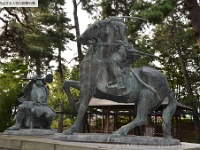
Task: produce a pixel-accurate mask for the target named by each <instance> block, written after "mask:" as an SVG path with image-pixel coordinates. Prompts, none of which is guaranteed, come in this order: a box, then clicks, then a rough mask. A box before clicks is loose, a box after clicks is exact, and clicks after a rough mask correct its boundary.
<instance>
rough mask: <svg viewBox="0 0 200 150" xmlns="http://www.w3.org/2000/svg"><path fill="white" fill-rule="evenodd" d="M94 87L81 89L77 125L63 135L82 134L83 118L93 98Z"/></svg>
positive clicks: (87, 86)
mask: <svg viewBox="0 0 200 150" xmlns="http://www.w3.org/2000/svg"><path fill="white" fill-rule="evenodd" d="M93 92H94V87H93V86H92V85H91V84H85V85H84V86H81V89H80V105H79V108H78V115H77V118H76V121H75V123H74V124H73V125H72V126H71V127H70V128H69V129H68V130H67V131H64V132H63V134H73V133H74V132H80V131H81V129H82V126H83V118H84V115H85V113H86V111H87V108H88V104H89V102H90V100H91V98H92V96H93Z"/></svg>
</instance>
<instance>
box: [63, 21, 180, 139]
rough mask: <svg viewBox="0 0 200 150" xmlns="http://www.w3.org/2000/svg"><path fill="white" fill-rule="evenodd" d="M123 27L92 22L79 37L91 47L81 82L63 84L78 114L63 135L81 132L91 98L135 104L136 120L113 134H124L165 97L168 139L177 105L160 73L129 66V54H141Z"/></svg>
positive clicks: (119, 23)
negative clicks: (74, 93)
mask: <svg viewBox="0 0 200 150" xmlns="http://www.w3.org/2000/svg"><path fill="white" fill-rule="evenodd" d="M126 28H127V27H126V25H125V23H124V21H123V19H121V18H117V17H110V18H106V19H104V20H100V21H97V22H95V23H94V24H92V25H91V26H90V27H88V29H86V30H85V31H84V33H83V34H82V35H81V37H80V41H81V43H82V44H90V47H89V49H88V51H87V53H86V55H85V57H84V59H83V61H82V62H81V64H80V82H79V81H72V80H66V81H65V82H64V84H63V88H64V90H65V92H66V93H67V95H68V98H69V101H70V104H71V105H72V106H73V107H74V108H77V109H78V115H77V118H76V121H75V123H74V124H73V125H72V126H71V127H70V128H69V129H68V130H66V131H64V132H63V135H67V134H73V133H74V132H80V129H81V126H82V122H83V118H84V114H85V113H86V111H87V108H88V104H89V102H90V100H91V98H92V97H97V98H100V99H101V98H106V99H109V100H112V101H115V102H119V103H120V102H122V103H135V104H136V106H137V107H136V108H137V115H136V118H135V119H134V120H133V121H132V122H130V123H128V124H127V125H124V126H122V127H121V128H120V129H118V130H117V131H115V132H113V135H127V134H128V132H129V131H130V130H132V129H133V128H135V127H136V126H141V125H143V124H146V123H147V117H148V115H149V114H150V113H152V111H154V110H155V109H156V108H158V107H159V106H160V105H161V104H162V102H163V101H164V99H165V98H166V97H167V98H168V100H169V102H168V105H167V107H166V108H165V109H164V111H163V114H162V120H163V122H162V129H163V136H164V138H170V137H171V118H172V116H173V114H174V112H175V110H176V106H177V102H176V99H175V97H174V93H173V92H172V91H171V90H170V88H169V84H168V82H167V79H166V78H165V76H164V75H163V74H162V73H161V72H160V71H158V70H156V69H154V68H150V67H141V68H131V67H130V64H131V60H132V58H131V54H132V53H134V52H136V53H140V52H138V51H137V50H135V49H134V48H133V47H132V46H131V45H130V44H129V43H128V41H127V38H126V36H125V31H126ZM71 87H73V88H76V89H78V90H80V97H79V102H80V104H79V106H77V105H76V103H75V101H74V100H73V97H72V95H71V93H70V88H71Z"/></svg>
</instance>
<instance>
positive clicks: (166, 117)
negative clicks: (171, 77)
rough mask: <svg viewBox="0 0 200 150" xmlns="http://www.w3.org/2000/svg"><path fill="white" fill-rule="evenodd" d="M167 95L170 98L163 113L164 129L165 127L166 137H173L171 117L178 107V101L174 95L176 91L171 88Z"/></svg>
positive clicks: (164, 134) (164, 133)
mask: <svg viewBox="0 0 200 150" xmlns="http://www.w3.org/2000/svg"><path fill="white" fill-rule="evenodd" d="M167 97H168V99H169V101H168V105H167V107H166V108H165V109H164V110H163V114H162V129H163V136H164V138H170V137H171V119H172V116H173V115H174V113H175V111H176V107H177V101H176V99H175V97H174V92H172V91H171V90H170V91H169V92H168V94H167Z"/></svg>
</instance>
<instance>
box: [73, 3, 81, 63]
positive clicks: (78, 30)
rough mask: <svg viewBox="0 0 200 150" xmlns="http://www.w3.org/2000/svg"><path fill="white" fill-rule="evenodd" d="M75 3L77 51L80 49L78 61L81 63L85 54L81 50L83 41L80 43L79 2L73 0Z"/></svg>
mask: <svg viewBox="0 0 200 150" xmlns="http://www.w3.org/2000/svg"><path fill="white" fill-rule="evenodd" d="M73 5H74V12H73V15H74V24H75V29H76V38H77V51H78V61H79V64H80V63H81V61H82V60H83V54H82V51H81V43H80V39H79V37H80V28H79V20H78V14H77V6H78V5H77V3H76V0H73Z"/></svg>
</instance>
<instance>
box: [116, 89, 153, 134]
mask: <svg viewBox="0 0 200 150" xmlns="http://www.w3.org/2000/svg"><path fill="white" fill-rule="evenodd" d="M153 98H154V93H153V92H152V91H151V90H148V89H144V90H142V91H141V92H140V95H139V100H138V103H137V115H136V118H135V119H134V120H133V121H132V122H130V123H128V124H127V125H125V126H122V127H121V128H120V129H118V130H117V131H115V132H114V133H113V134H114V135H127V134H128V132H129V131H130V130H132V129H133V128H135V127H136V126H141V125H143V124H146V123H147V117H148V114H149V111H150V110H151V109H152V108H151V107H149V102H151V101H152V99H153Z"/></svg>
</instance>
